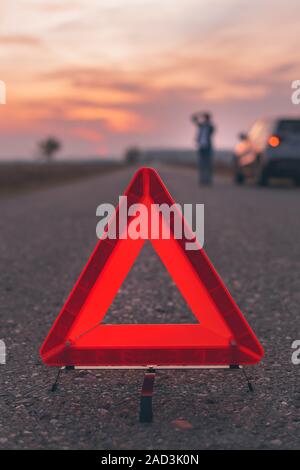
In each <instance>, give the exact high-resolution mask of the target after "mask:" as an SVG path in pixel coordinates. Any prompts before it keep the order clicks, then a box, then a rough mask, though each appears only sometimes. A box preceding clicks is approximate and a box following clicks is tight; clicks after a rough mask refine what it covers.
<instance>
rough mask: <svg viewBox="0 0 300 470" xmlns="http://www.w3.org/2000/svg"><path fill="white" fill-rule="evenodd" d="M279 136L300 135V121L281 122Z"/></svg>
mask: <svg viewBox="0 0 300 470" xmlns="http://www.w3.org/2000/svg"><path fill="white" fill-rule="evenodd" d="M277 132H278V134H281V135H282V134H299V135H300V120H297V119H290V120H284V121H280V122H279V124H278V130H277Z"/></svg>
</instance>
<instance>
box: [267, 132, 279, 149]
mask: <svg viewBox="0 0 300 470" xmlns="http://www.w3.org/2000/svg"><path fill="white" fill-rule="evenodd" d="M268 143H269V145H270V146H271V147H274V148H275V147H279V145H280V138H279V137H278V135H271V137H269V140H268Z"/></svg>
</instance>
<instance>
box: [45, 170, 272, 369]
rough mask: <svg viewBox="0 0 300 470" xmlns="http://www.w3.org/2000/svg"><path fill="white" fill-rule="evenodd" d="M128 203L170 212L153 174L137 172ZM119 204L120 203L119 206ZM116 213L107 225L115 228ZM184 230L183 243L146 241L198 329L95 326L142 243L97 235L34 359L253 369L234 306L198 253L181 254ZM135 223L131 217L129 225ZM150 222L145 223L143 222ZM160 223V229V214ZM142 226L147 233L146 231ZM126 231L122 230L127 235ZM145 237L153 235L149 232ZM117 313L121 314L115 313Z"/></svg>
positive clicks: (249, 340) (252, 345)
mask: <svg viewBox="0 0 300 470" xmlns="http://www.w3.org/2000/svg"><path fill="white" fill-rule="evenodd" d="M125 195H126V196H127V205H128V207H130V206H131V205H132V204H140V203H143V204H144V205H145V206H146V207H147V208H149V214H150V215H149V218H150V219H151V211H150V206H151V207H153V204H159V205H161V204H167V205H168V206H172V205H173V204H174V200H173V199H172V197H171V196H170V194H169V192H168V191H167V189H166V187H165V186H164V184H163V182H162V180H161V179H160V177H159V175H158V174H157V172H156V171H155V170H153V169H150V168H142V169H140V170H139V171H138V172H137V173H136V174H135V176H134V178H133V180H132V182H131V183H130V185H129V187H128V189H127V191H126V192H125ZM121 205H122V203H121ZM121 210H122V207H120V206H119V207H118V208H117V210H116V211H115V213H114V215H113V218H112V220H111V221H110V223H109V226H111V224H114V223H116V226H117V227H118V223H119V220H120V211H121ZM179 217H180V218H181V222H182V224H183V225H184V228H185V230H184V234H185V235H183V237H182V239H175V237H174V223H175V222H174V218H173V219H171V223H169V222H170V221H168V223H169V226H170V230H171V237H170V238H169V239H166V238H164V237H160V238H151V235H150V230H149V232H148V238H149V240H150V242H151V243H152V244H153V247H154V249H155V251H156V253H157V254H158V255H159V257H160V258H161V260H162V262H163V263H164V265H165V266H166V268H167V270H168V272H169V274H170V275H171V277H172V278H173V280H174V282H175V284H176V285H177V287H178V289H179V290H180V292H181V294H182V295H183V297H184V298H185V300H186V302H187V304H188V305H189V307H190V309H191V311H192V312H193V314H194V315H195V317H196V318H197V319H198V321H199V323H198V324H175V325H174V324H165V325H161V324H159V325H140V324H139V325H126V324H125V325H124V324H122V325H107V324H103V323H102V320H103V318H104V316H105V314H106V312H107V310H108V309H109V306H110V305H111V303H112V301H113V299H114V297H115V295H116V294H117V292H118V290H119V288H120V286H121V285H122V283H123V281H124V280H125V278H126V276H127V274H128V272H129V271H130V269H131V267H132V265H133V263H134V261H135V259H136V258H137V256H138V255H139V253H140V251H141V249H142V247H143V245H144V243H145V239H142V238H137V239H131V238H127V239H126V238H125V239H123V238H122V236H120V235H119V236H117V238H116V239H111V238H107V237H106V238H105V237H103V238H102V239H101V240H100V241H99V242H98V244H97V245H96V248H95V250H94V252H93V253H92V255H91V257H90V259H89V261H88V263H87V265H86V267H85V268H84V270H83V272H82V274H81V275H80V277H79V279H78V281H77V282H76V284H75V286H74V288H73V290H72V291H71V294H70V295H69V297H68V299H67V301H66V303H65V305H64V306H63V308H62V310H61V312H60V314H59V316H58V318H57V319H56V321H55V323H54V325H53V327H52V329H51V330H50V332H49V334H48V336H47V338H46V340H45V342H44V344H43V346H42V348H41V356H42V359H43V361H44V363H45V364H47V365H50V366H66V365H67V366H72V365H73V366H104V367H106V366H107V367H135V366H136V367H137V366H142V367H147V366H177V367H179V366H190V367H193V366H195V367H197V366H229V365H245V364H255V363H257V362H259V361H260V360H261V358H262V356H263V349H262V347H261V345H260V343H259V342H258V340H257V338H256V336H255V334H254V333H253V331H252V330H251V328H250V326H249V325H248V323H247V322H246V320H245V318H244V317H243V315H242V313H241V311H240V310H239V308H238V307H237V305H236V304H235V302H234V300H233V299H232V297H231V295H230V294H229V292H228V290H227V289H226V287H225V286H224V284H223V282H222V280H221V279H220V277H219V275H218V274H217V272H216V271H215V269H214V267H213V266H212V264H211V262H210V261H209V259H208V257H207V255H206V254H205V252H204V250H203V249H201V248H200V247H199V249H198V250H193V251H189V250H186V243H188V242H190V239H188V237H187V238H186V234H187V233H190V232H189V230H190V229H189V227H188V226H187V223H186V221H185V220H184V218H183V216H182V215H181V214H180V215H179ZM134 220H135V221H136V219H135V217H134V216H132V217H131V218H129V220H128V226H126V227H125V230H127V231H128V229H129V228H130V224H131V223H133V221H134ZM149 222H150V224H151V222H152V220H150V221H149ZM160 222H161V223H166V222H167V221H166V220H163V216H162V218H161V220H160ZM150 224H149V227H150ZM127 233H128V232H127ZM151 233H152V232H151ZM120 314H122V313H120Z"/></svg>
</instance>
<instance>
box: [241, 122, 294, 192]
mask: <svg viewBox="0 0 300 470" xmlns="http://www.w3.org/2000/svg"><path fill="white" fill-rule="evenodd" d="M239 139H240V142H239V143H238V144H237V146H236V148H235V152H234V158H233V165H234V181H235V182H236V183H237V184H243V183H244V181H245V180H246V178H252V179H254V180H255V181H256V183H257V184H259V185H262V186H265V185H267V184H268V181H269V178H271V177H274V178H292V179H293V180H294V181H295V183H296V184H297V185H300V119H295V118H290V119H283V118H282V119H280V118H279V119H259V120H258V121H256V122H255V123H254V125H253V126H252V127H251V129H250V131H249V132H248V133H247V134H246V133H241V134H240V135H239Z"/></svg>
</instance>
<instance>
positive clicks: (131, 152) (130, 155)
mask: <svg viewBox="0 0 300 470" xmlns="http://www.w3.org/2000/svg"><path fill="white" fill-rule="evenodd" d="M140 158H141V151H140V149H139V148H138V147H130V148H129V149H127V150H126V152H125V162H126V163H127V165H135V164H136V163H138V162H139V160H140Z"/></svg>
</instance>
